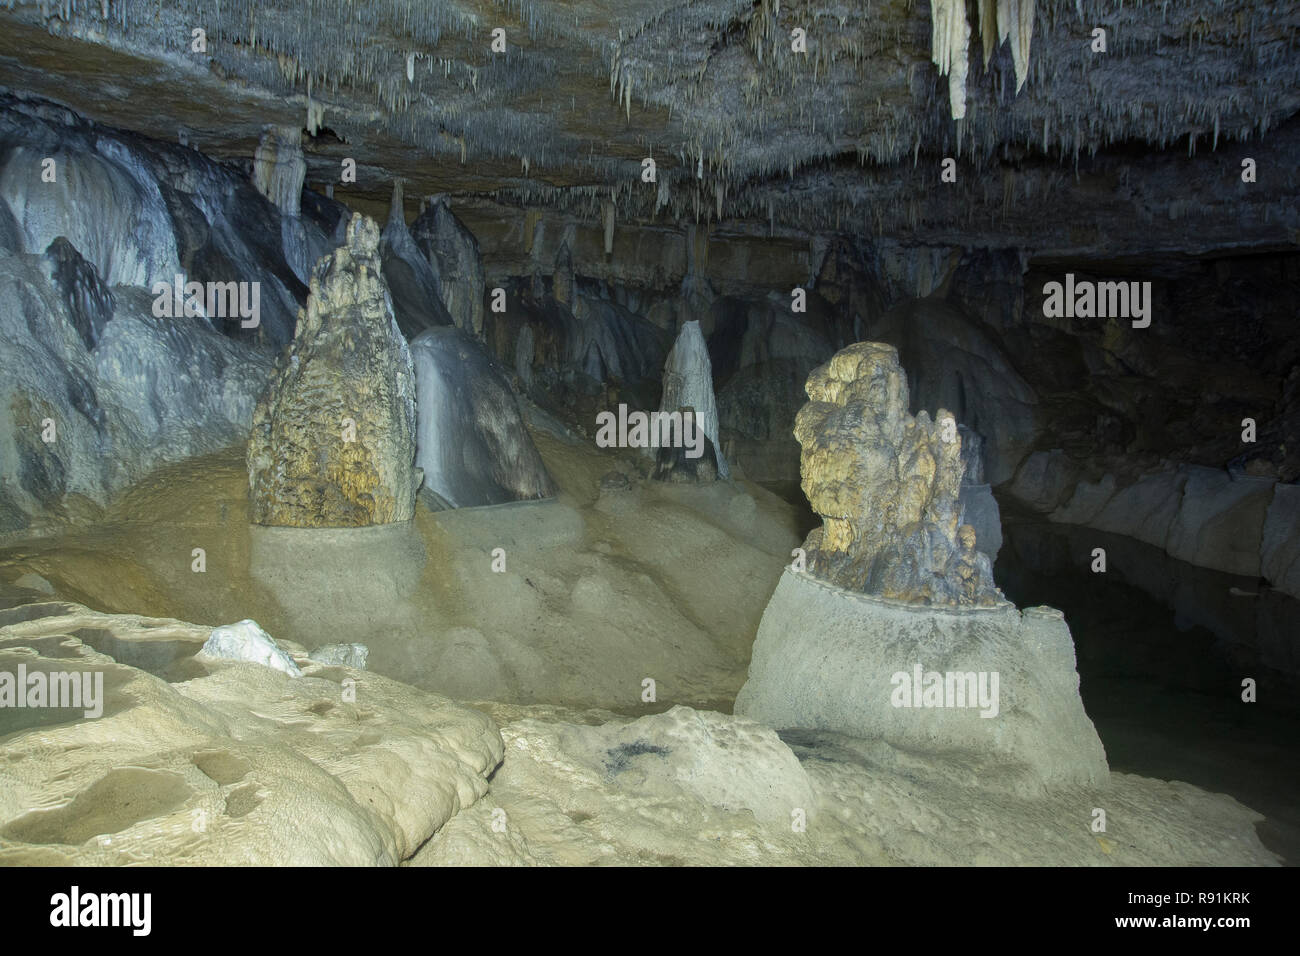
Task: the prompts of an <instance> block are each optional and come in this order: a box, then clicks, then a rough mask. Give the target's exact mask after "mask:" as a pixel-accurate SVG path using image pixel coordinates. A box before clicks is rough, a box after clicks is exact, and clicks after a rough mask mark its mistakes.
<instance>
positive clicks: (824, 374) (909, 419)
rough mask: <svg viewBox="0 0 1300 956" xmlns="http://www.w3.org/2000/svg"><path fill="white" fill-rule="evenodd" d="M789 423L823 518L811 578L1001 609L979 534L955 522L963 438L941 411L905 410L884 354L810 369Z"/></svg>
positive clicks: (845, 354) (811, 545)
mask: <svg viewBox="0 0 1300 956" xmlns="http://www.w3.org/2000/svg"><path fill="white" fill-rule="evenodd" d="M806 390H807V392H808V398H809V399H810V401H809V402H808V404H807V405H805V406H804V407H803V408H802V409H800V410H799V414H798V416H797V417H796V418H795V426H794V434H795V438H797V439H798V440H799V444H800V445H801V446H802V459H801V462H800V471H801V473H802V475H803V490H804V493H805V494H806V495H807V496H808V501H809V502H810V503H811V504H812V507H813V510H814V511H816V512H817V513H818V514H819V515H821V518H822V527H820V528H817V529H815V530H814V531H813V532H812V533H811V534H809V535H808V538H807V540H806V541H805V542H804V550H805V551H806V552H807V555H808V570H809V571H811V572H812V573H813V574H815V575H817V576H818V577H820V578H823V579H824V580H827V581H829V582H830V583H832V584H835V585H838V586H839V587H842V588H847V589H849V590H858V591H865V592H867V593H870V594H880V595H882V596H884V597H889V598H894V599H897V600H902V601H909V602H916V603H923V604H944V605H951V604H961V605H991V604H994V603H996V602H997V601H998V600H999V597H1000V596H999V594H998V591H997V589H996V587H995V586H994V584H993V568H992V565H991V563H990V561H989V559H988V556H987V555H985V554H982V553H981V552H979V551H977V550H976V549H975V530H974V529H973V528H972V527H971V526H970V525H960V526H959V524H958V522H959V520H960V508H959V505H958V495H959V492H960V488H961V478H962V458H961V437H960V435H959V434H958V432H957V423H956V421H955V420H954V419H953V418H952V416H951V415H950V414H949V413H948V412H947V411H945V410H944V409H939V411H938V412H937V413H936V414H935V420H934V421H931V420H930V416H929V415H928V414H927V413H926V412H924V411H923V412H921V413H919V414H918V415H917V416H916V417H913V416H912V415H910V414H909V413H908V389H907V377H906V375H905V374H904V372H903V369H902V366H900V365H899V364H898V351H897V350H896V349H895V348H894V347H893V346H892V345H884V344H882V343H878V342H859V343H858V344H856V345H850V346H849V347H848V348H846V349H843V350H842V351H840V352H837V353H836V354H835V356H834V357H833V358H832V359H831V360H830V361H829V362H828V363H826V364H825V365H823V366H821V367H820V368H817V369H814V370H813V373H812V374H811V375H810V376H809V377H808V384H807V386H806Z"/></svg>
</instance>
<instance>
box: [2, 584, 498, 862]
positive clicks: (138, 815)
mask: <svg viewBox="0 0 1300 956" xmlns="http://www.w3.org/2000/svg"><path fill="white" fill-rule="evenodd" d="M209 634H210V629H209V628H206V627H199V626H197V625H194V624H187V623H185V622H182V621H176V620H169V619H160V618H146V617H137V616H135V615H112V614H102V613H99V612H96V611H91V610H88V609H87V608H85V607H82V606H80V605H76V604H64V603H45V604H38V605H27V606H24V607H20V608H16V609H13V610H7V611H0V671H8V672H13V671H14V670H15V669H16V667H17V666H18V665H19V664H23V665H25V666H26V667H27V669H28V673H29V674H30V673H35V672H37V671H40V672H43V673H46V674H51V673H60V674H65V673H69V672H70V673H72V674H73V675H76V676H81V675H84V676H82V681H81V682H82V683H83V684H84V683H85V682H86V681H87V679H88V678H96V677H97V675H98V676H100V677H102V687H101V690H102V693H100V694H99V695H97V701H96V704H97V708H92V711H93V710H94V709H101V713H100V715H99V716H98V717H87V716H85V714H84V712H83V709H78V708H72V709H67V708H55V707H38V708H24V709H16V708H12V707H5V708H3V709H0V737H2V738H3V739H4V742H5V754H6V757H7V759H6V760H4V761H0V866H3V865H10V866H31V865H62V866H69V865H79V866H87V865H97V866H109V865H127V864H137V865H139V864H151V865H181V864H186V865H191V866H202V865H211V866H232V865H253V866H258V865H261V866H271V865H280V866H325V865H338V866H376V865H379V866H384V865H387V866H393V865H396V864H397V863H399V862H400V861H402V860H403V859H406V858H407V857H409V856H411V855H412V854H413V853H414V852H415V851H416V850H417V849H418V848H419V847H420V846H421V845H422V844H423V843H425V842H426V841H427V840H428V839H429V837H430V836H431V835H432V834H433V833H434V832H436V831H437V830H438V829H439V828H440V827H442V826H443V825H444V824H445V823H446V822H447V821H448V820H449V819H450V818H451V817H452V816H454V815H455V814H456V813H457V812H458V811H460V810H461V809H463V808H465V807H468V806H469V805H471V804H472V803H474V801H476V800H477V799H478V798H479V797H481V796H482V795H483V794H484V793H486V792H487V789H488V787H487V779H486V778H487V776H488V774H489V773H490V772H491V771H492V769H493V768H494V767H496V765H497V764H498V763H500V761H501V756H502V745H501V736H500V733H499V732H498V731H497V729H496V727H495V726H494V724H493V722H492V720H491V719H490V718H488V717H486V716H485V715H483V714H480V713H477V712H475V711H472V710H468V709H466V708H463V707H459V706H457V705H455V704H453V703H451V702H450V701H449V700H447V699H445V698H443V697H438V696H435V695H432V694H428V693H425V692H423V691H418V690H416V689H415V688H413V687H409V686H407V685H405V684H401V683H398V682H397V681H394V680H390V679H388V678H385V677H382V676H381V675H379V674H374V673H369V672H361V671H357V670H353V669H351V668H349V667H347V666H345V665H342V664H340V663H328V664H321V663H317V662H315V661H313V660H311V659H309V658H308V657H307V655H306V653H305V651H304V650H303V649H302V648H301V647H298V646H296V645H293V644H291V643H289V642H284V647H283V650H284V651H285V652H287V653H288V654H289V655H290V656H291V657H292V658H293V661H294V666H295V667H300V668H301V670H302V676H301V677H298V678H296V679H295V678H291V677H290V676H288V675H287V674H283V673H280V672H278V671H276V670H273V669H271V668H269V667H263V666H259V665H257V664H252V663H242V662H237V661H229V660H222V659H220V658H216V657H212V656H210V655H207V654H200V653H199V650H200V648H201V647H203V645H204V642H205V641H206V640H207V639H208V637H209ZM92 688H93V683H92ZM199 822H201V823H202V825H201V826H197V825H196V823H199Z"/></svg>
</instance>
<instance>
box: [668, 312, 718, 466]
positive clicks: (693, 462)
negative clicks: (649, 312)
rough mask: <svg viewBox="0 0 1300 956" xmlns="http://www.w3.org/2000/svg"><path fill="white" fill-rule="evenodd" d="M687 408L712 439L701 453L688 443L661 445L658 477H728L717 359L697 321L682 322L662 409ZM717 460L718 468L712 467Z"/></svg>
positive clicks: (678, 409) (672, 356) (669, 362)
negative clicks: (716, 377)
mask: <svg viewBox="0 0 1300 956" xmlns="http://www.w3.org/2000/svg"><path fill="white" fill-rule="evenodd" d="M683 409H691V410H692V411H693V412H694V425H693V426H692V428H693V429H695V428H698V429H699V430H700V431H702V432H704V435H705V437H707V438H708V442H707V443H705V444H704V445H703V446H702V447H700V448H699V449H698V450H699V451H700V453H699V454H697V453H696V451H695V450H691V449H687V448H684V447H675V448H661V449H660V450H659V455H658V460H657V463H656V468H655V472H654V477H656V478H660V479H663V480H683V479H696V480H700V479H705V480H707V479H712V478H727V477H728V476H729V475H730V471H729V469H728V468H727V462H726V459H724V458H723V457H722V449H721V446H720V445H719V443H718V402H717V398H716V397H715V396H714V393H713V363H712V362H711V361H710V359H709V347H708V345H707V344H706V343H705V341H704V334H703V333H702V332H701V331H700V323H699V322H697V321H689V322H683V323H682V329H681V331H680V332H679V333H678V334H677V341H676V342H675V343H674V344H673V348H672V351H671V352H669V353H668V361H667V362H665V363H664V390H663V401H662V402H661V403H660V411H661V413H666V414H669V415H671V414H672V413H674V412H681V411H682V410H683ZM683 417H684V413H683ZM683 429H684V430H685V425H684V424H683ZM683 434H685V431H683ZM714 462H716V466H717V467H716V472H715V471H714V469H713V468H711V467H709V466H711V465H713V464H714Z"/></svg>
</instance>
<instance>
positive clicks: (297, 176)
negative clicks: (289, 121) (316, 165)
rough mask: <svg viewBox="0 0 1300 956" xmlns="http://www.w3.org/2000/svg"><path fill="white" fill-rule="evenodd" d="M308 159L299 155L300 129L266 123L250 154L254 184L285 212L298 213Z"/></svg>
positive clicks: (287, 214)
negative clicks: (252, 153)
mask: <svg viewBox="0 0 1300 956" xmlns="http://www.w3.org/2000/svg"><path fill="white" fill-rule="evenodd" d="M306 178H307V161H306V160H305V159H304V158H303V155H302V129H301V128H300V127H297V126H268V127H267V128H266V129H265V130H263V131H262V139H261V141H260V142H259V143H258V144H257V152H256V153H254V155H253V185H254V186H255V187H256V188H257V191H258V192H259V193H261V194H262V195H263V196H265V197H266V198H267V199H269V200H270V201H271V202H273V203H274V204H275V205H276V208H278V209H279V210H280V212H282V213H283V214H284V215H286V216H297V215H298V212H299V209H300V204H301V197H302V184H303V182H304V181H305V180H306Z"/></svg>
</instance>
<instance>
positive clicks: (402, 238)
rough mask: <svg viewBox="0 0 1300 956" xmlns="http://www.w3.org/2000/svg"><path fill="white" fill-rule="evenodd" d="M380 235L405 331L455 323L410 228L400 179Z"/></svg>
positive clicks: (396, 308)
mask: <svg viewBox="0 0 1300 956" xmlns="http://www.w3.org/2000/svg"><path fill="white" fill-rule="evenodd" d="M380 238H381V241H380V252H381V258H382V260H383V267H384V283H385V284H386V285H387V286H388V292H389V294H390V295H391V296H392V297H393V314H394V315H395V316H396V317H397V327H398V328H400V329H401V330H402V334H403V335H405V336H406V337H407V339H408V340H409V339H414V338H415V337H416V336H417V335H419V334H420V333H421V332H423V331H424V330H425V329H430V328H433V327H434V326H437V325H451V324H452V317H451V316H450V315H449V314H448V313H447V310H446V308H445V307H444V306H443V303H442V299H441V298H440V295H441V291H440V284H439V282H438V277H437V275H436V274H435V272H434V269H433V267H432V266H431V265H430V264H429V260H428V259H427V258H425V256H424V254H423V253H422V252H421V251H420V249H419V248H418V247H417V246H416V244H415V240H414V239H412V238H411V230H410V229H408V228H407V225H406V215H405V213H404V211H403V201H402V181H401V180H400V179H399V180H396V181H394V183H393V201H392V204H391V206H390V207H389V211H388V222H387V223H385V224H384V231H383V233H382V235H381V237H380Z"/></svg>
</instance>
